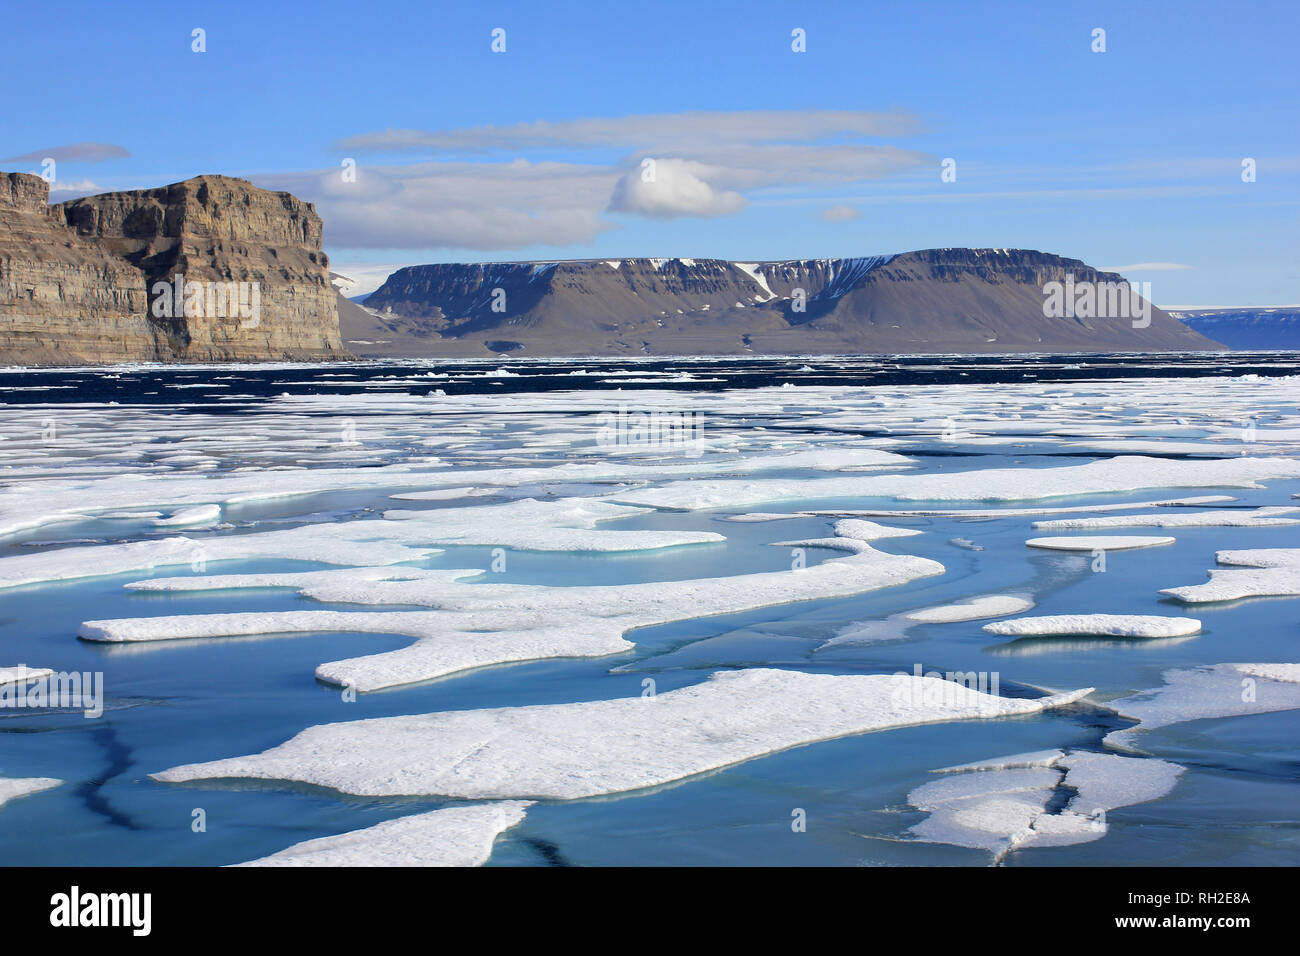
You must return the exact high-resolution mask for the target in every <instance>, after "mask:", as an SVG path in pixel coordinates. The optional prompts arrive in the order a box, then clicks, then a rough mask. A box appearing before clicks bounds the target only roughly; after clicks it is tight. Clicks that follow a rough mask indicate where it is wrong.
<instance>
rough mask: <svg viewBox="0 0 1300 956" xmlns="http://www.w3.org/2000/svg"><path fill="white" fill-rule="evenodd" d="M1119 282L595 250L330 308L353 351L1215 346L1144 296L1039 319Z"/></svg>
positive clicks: (438, 272)
mask: <svg viewBox="0 0 1300 956" xmlns="http://www.w3.org/2000/svg"><path fill="white" fill-rule="evenodd" d="M1067 276H1073V280H1074V281H1075V282H1076V283H1087V282H1112V283H1121V284H1123V283H1124V282H1125V280H1124V279H1123V278H1122V277H1121V276H1119V275H1117V274H1115V273H1103V272H1099V271H1098V270H1096V269H1094V268H1092V267H1091V266H1088V265H1087V264H1085V263H1083V262H1081V261H1079V260H1077V259H1066V258H1062V257H1060V256H1056V255H1052V254H1050V253H1043V252H1036V251H1033V250H1024V249H960V248H955V249H927V250H920V251H916V252H907V253H902V254H898V255H889V256H871V257H855V258H830V259H791V260H785V261H773V262H733V261H729V260H723V259H687V258H664V259H590V260H571V261H550V262H496V263H480V264H463V263H447V264H438V265H421V266H409V267H407V268H404V269H399V270H397V271H396V272H394V273H393V274H392V275H390V276H389V277H388V279H387V281H385V282H384V284H383V285H382V286H381V287H380V288H379V289H377V290H376V291H375V292H374V293H372V294H371V295H370V296H369V297H368V298H367V299H366V300H365V302H364V308H355V309H351V310H349V309H345V308H343V307H340V323H341V329H342V335H343V339H344V342H345V345H346V346H347V347H349V348H350V349H351V350H353V351H355V352H357V353H358V354H360V355H375V356H380V355H448V356H473V355H491V354H503V353H504V354H511V355H520V356H537V357H545V356H570V355H574V356H581V355H638V354H652V355H706V354H716V355H731V354H837V353H838V354H851V353H874V352H893V353H898V352H985V353H987V352H1014V351H1023V352H1058V351H1084V352H1086V351H1097V352H1112V351H1163V350H1219V349H1222V346H1221V345H1219V344H1218V343H1217V342H1214V341H1212V340H1210V339H1209V338H1207V337H1205V336H1203V335H1201V334H1199V333H1197V332H1195V331H1193V330H1191V329H1188V328H1186V327H1185V326H1183V325H1182V324H1181V323H1179V322H1178V321H1177V320H1175V319H1173V318H1171V317H1170V316H1168V315H1167V314H1165V313H1164V312H1162V311H1160V310H1159V309H1156V308H1154V307H1152V308H1151V313H1150V318H1151V321H1150V324H1149V325H1148V326H1147V327H1145V328H1134V327H1133V324H1132V322H1130V321H1129V320H1128V319H1126V318H1123V319H1121V318H1110V319H1097V318H1076V317H1055V318H1052V317H1047V316H1045V315H1044V307H1043V306H1044V298H1045V294H1044V286H1045V285H1047V284H1048V283H1050V282H1053V281H1058V282H1059V281H1063V280H1065V279H1066V277H1067Z"/></svg>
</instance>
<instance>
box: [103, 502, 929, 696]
mask: <svg viewBox="0 0 1300 956" xmlns="http://www.w3.org/2000/svg"><path fill="white" fill-rule="evenodd" d="M835 530H836V532H837V536H836V537H833V538H826V539H817V540H816V541H813V542H808V545H809V546H812V545H814V544H815V545H818V546H823V547H831V548H837V549H842V550H848V551H851V552H852V553H851V554H849V555H847V556H845V557H841V558H832V559H830V560H827V561H822V562H820V563H818V564H815V565H811V566H808V567H802V568H799V569H797V570H789V571H765V572H759V573H754V574H741V575H735V576H732V577H720V578H697V579H690V580H685V581H662V582H659V581H656V582H645V583H638V584H621V585H576V586H571V587H562V588H552V587H545V586H541V585H523V584H489V583H482V584H470V585H458V583H457V582H458V580H459V579H461V578H466V577H470V576H474V575H477V574H478V573H480V572H476V571H468V570H466V571H446V570H439V571H426V570H421V569H409V568H408V569H392V570H391V572H389V573H384V572H383V571H382V570H377V569H359V570H357V571H310V572H299V573H296V574H295V573H285V574H269V575H268V574H253V575H221V576H218V577H216V578H214V579H207V578H203V577H197V578H175V579H161V580H154V581H152V582H137V583H133V584H132V585H128V586H130V587H135V588H139V589H149V590H172V589H175V590H198V589H201V588H204V587H205V582H206V586H210V587H213V588H229V587H268V586H269V587H292V586H295V585H297V586H298V587H299V589H300V591H301V593H303V594H304V595H307V596H309V597H313V598H315V599H317V600H320V601H331V602H338V603H353V604H406V605H425V606H432V607H436V608H437V610H435V611H373V612H352V611H263V612H246V613H232V614H195V615H179V616H171V617H144V618H121V619H117V620H102V621H86V622H84V623H83V624H82V625H81V628H80V630H79V632H78V633H79V635H80V636H81V637H82V638H84V639H86V640H91V641H106V642H138V641H166V640H176V639H182V638H195V637H229V636H235V635H253V634H275V633H305V632H323V631H358V632H375V633H388V634H404V635H408V636H411V637H414V638H416V641H415V643H414V644H412V645H410V646H409V647H404V648H401V649H399V650H395V651H389V652H387V653H383V654H376V655H371V656H368V657H362V658H355V659H351V660H345V661H333V662H330V663H327V664H322V665H321V666H320V667H318V668H317V670H316V676H317V677H319V678H320V679H321V680H325V681H329V682H331V683H335V684H340V685H342V686H349V687H353V688H354V689H356V690H358V691H372V690H380V689H383V688H386V687H394V686H398V685H401V684H410V683H415V682H418V681H425V680H430V679H433V678H435V677H441V676H445V675H447V674H451V673H455V672H457V671H462V670H466V669H469V668H474V667H484V666H488V665H491V664H503V663H512V662H518V661H525V660H537V659H541V658H563V657H593V656H604V655H607V654H616V653H619V652H621V651H627V650H631V649H632V648H633V646H634V645H633V644H631V643H630V642H628V641H627V640H626V639H625V638H624V635H625V634H626V633H627V632H629V631H632V630H635V629H637V628H643V627H650V626H653V625H657V624H666V623H669V622H672V621H680V620H689V619H692V618H701V617H708V616H711V615H717V614H728V613H734V612H736V611H743V610H750V609H753V608H759V607H768V606H772V605H777V604H787V603H792V602H795V601H809V600H818V599H822V598H830V597H845V596H848V595H851V594H860V593H863V592H865V591H871V590H875V589H877V588H883V587H892V586H896V585H900V584H906V583H908V582H909V581H913V580H916V579H917V578H922V577H928V576H931V575H936V574H942V573H943V571H944V568H943V565H941V564H939V562H937V561H931V560H929V559H928V558H919V557H914V556H912V555H896V554H889V553H887V552H883V551H877V550H875V549H874V548H872V547H871V546H870V544H868V543H867V542H866V541H863V540H861V539H859V538H857V537H849V535H864V536H867V537H880V536H885V537H888V536H890V535H891V533H894V532H897V531H898V530H899V529H891V528H885V527H884V526H881V525H875V524H873V523H872V522H859V521H841V522H837V523H836V524H835ZM538 622H548V623H546V624H542V625H539V623H538Z"/></svg>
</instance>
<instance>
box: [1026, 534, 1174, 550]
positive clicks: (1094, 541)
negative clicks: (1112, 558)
mask: <svg viewBox="0 0 1300 956" xmlns="http://www.w3.org/2000/svg"><path fill="white" fill-rule="evenodd" d="M1174 540H1175V539H1174V538H1170V537H1166V536H1163V535H1141V534H1111V535H1101V534H1095V535H1078V536H1074V537H1068V538H1030V539H1029V540H1028V541H1026V542H1025V546H1026V547H1028V548H1044V549H1046V550H1048V551H1088V552H1092V551H1130V550H1132V549H1134V548H1156V547H1160V546H1161V545H1166V544H1173V543H1174Z"/></svg>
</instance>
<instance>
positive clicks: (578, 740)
mask: <svg viewBox="0 0 1300 956" xmlns="http://www.w3.org/2000/svg"><path fill="white" fill-rule="evenodd" d="M1089 692H1090V691H1089V690H1087V689H1085V690H1079V691H1074V692H1072V693H1067V694H1057V695H1052V696H1048V697H1043V698H1039V699H1036V700H1029V699H1025V698H1014V699H1013V698H1004V697H994V696H992V695H989V694H982V693H980V692H979V691H977V690H973V689H971V688H969V687H966V686H964V685H962V684H958V683H955V682H951V681H945V680H941V679H938V678H933V677H912V676H910V675H857V674H852V675H830V674H811V673H803V672H799V671H790V670H777V669H770V668H755V669H749V670H740V671H720V672H717V673H714V674H712V675H711V676H710V677H709V679H708V680H706V681H704V682H702V683H699V684H694V685H691V686H688V687H683V688H680V689H678V690H672V691H668V692H666V693H663V694H658V695H653V696H646V697H642V696H635V697H625V698H617V699H614V700H596V701H584V702H580V703H570V704H546V705H539V706H528V707H498V708H491V709H484V710H469V711H452V712H442V713H433V714H423V715H419V716H410V717H384V718H377V719H371V720H359V721H351V722H347V723H336V724H326V725H320V726H315V727H309V728H308V729H306V730H304V731H302V732H301V733H299V734H298V735H297V736H295V737H293V738H292V739H290V740H288V741H286V742H285V743H283V744H281V745H280V746H278V747H273V748H271V749H270V750H267V751H264V752H263V753H261V754H254V755H251V756H246V757H234V758H230V759H226V760H214V761H211V762H208V763H197V764H188V765H185V766H179V767H173V768H171V769H170V770H166V771H163V772H161V773H157V774H154V777H155V778H156V779H158V780H161V781H164V782H169V783H181V782H187V781H197V780H212V779H222V778H251V779H263V780H281V781H298V782H302V783H309V784H315V785H317V786H322V787H327V788H330V789H333V790H337V791H340V792H342V793H350V794H360V795H368V796H382V795H399V794H406V795H416V794H420V795H435V794H436V795H443V796H449V797H461V798H466V799H504V798H511V797H523V798H528V797H533V798H551V799H557V800H575V799H580V798H583V797H592V796H598V795H601V794H611V793H622V792H626V791H631V790H641V789H645V788H648V787H655V786H659V785H662V784H667V783H671V782H673V781H676V780H681V779H684V778H686V777H691V776H694V775H696V774H701V773H705V772H707V771H710V770H717V769H720V768H722V767H727V766H730V765H732V764H737V763H741V762H744V761H747V760H753V759H755V758H757V757H762V756H764V755H767V754H771V753H776V752H778V751H781V750H786V749H789V748H791V747H799V746H803V745H805V744H811V743H815V742H817V741H820V740H829V739H832V738H836V737H844V736H850V735H854V734H862V733H868V732H872V731H879V730H888V729H891V728H894V727H904V726H909V725H913V724H926V723H938V722H944V721H951V720H967V719H978V718H990V717H1000V716H1012V715H1027V714H1035V713H1041V712H1042V711H1044V710H1047V709H1051V708H1055V707H1060V706H1063V705H1065V704H1068V703H1072V702H1074V701H1077V700H1078V699H1080V698H1081V697H1083V696H1084V695H1086V694H1087V693H1089Z"/></svg>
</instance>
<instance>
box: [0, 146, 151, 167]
mask: <svg viewBox="0 0 1300 956" xmlns="http://www.w3.org/2000/svg"><path fill="white" fill-rule="evenodd" d="M130 155H131V154H130V153H129V152H127V151H126V149H125V148H123V147H121V146H116V145H114V144H113V143H74V144H72V145H71V146H48V147H46V148H45V149H38V150H34V151H32V152H30V153H23V154H22V155H21V156H10V157H9V158H8V159H0V163H42V162H44V161H45V160H47V159H52V160H54V161H55V162H57V163H72V162H77V163H102V162H103V161H104V160H106V159H125V158H126V157H128V156H130Z"/></svg>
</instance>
